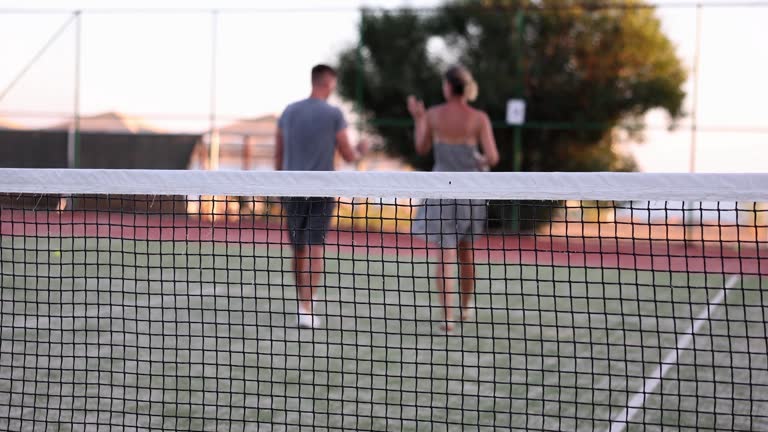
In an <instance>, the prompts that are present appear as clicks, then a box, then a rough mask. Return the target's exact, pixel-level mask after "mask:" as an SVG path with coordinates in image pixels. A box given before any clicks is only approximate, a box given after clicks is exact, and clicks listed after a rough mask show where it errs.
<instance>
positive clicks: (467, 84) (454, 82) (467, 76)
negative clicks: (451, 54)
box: [445, 65, 478, 102]
mask: <svg viewBox="0 0 768 432" xmlns="http://www.w3.org/2000/svg"><path fill="white" fill-rule="evenodd" d="M445 81H446V82H447V83H448V86H449V87H450V88H451V92H452V93H453V94H454V95H456V96H462V97H463V98H464V99H466V100H467V101H468V102H472V101H474V100H475V99H477V92H478V88H477V83H476V82H475V79H474V78H472V74H471V73H470V72H469V70H467V68H465V67H464V66H459V65H456V66H451V67H450V68H448V70H447V71H446V72H445Z"/></svg>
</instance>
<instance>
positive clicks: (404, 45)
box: [338, 0, 686, 171]
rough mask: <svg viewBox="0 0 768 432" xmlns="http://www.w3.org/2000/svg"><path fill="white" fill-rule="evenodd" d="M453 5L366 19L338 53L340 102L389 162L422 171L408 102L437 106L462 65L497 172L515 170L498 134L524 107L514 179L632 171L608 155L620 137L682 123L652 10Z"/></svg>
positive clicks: (629, 0) (629, 4)
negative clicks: (653, 116)
mask: <svg viewBox="0 0 768 432" xmlns="http://www.w3.org/2000/svg"><path fill="white" fill-rule="evenodd" d="M595 4H597V2H594V1H587V0H537V1H532V0H506V1H505V0H485V1H467V0H453V1H449V2H447V3H445V4H444V5H443V6H442V7H440V8H437V9H436V10H434V11H430V12H424V11H415V10H410V9H400V10H396V11H375V12H374V11H366V12H364V13H363V15H362V21H361V23H360V25H361V40H360V45H359V47H353V48H350V49H348V50H345V51H343V52H342V53H340V55H339V59H338V67H339V77H340V80H339V82H340V84H339V90H340V93H341V95H342V97H344V98H346V99H348V100H357V99H358V98H359V99H360V100H361V101H362V107H361V108H362V115H363V118H364V123H365V125H366V127H367V128H368V129H369V130H370V131H371V132H374V133H377V134H378V135H380V136H381V137H382V138H383V139H384V143H385V148H386V150H387V151H388V152H389V153H390V154H392V155H396V156H399V157H402V158H404V159H405V160H406V161H407V162H409V163H411V164H412V165H414V166H415V167H417V168H419V169H429V168H430V167H431V163H432V161H431V158H430V157H420V156H418V155H416V153H415V151H414V149H413V137H412V130H411V128H410V127H408V125H409V124H410V123H409V122H408V121H406V119H408V113H407V111H406V106H405V99H406V97H407V95H409V94H415V95H417V96H419V97H421V98H422V99H424V101H425V102H426V103H427V104H429V105H431V104H437V103H440V102H441V100H442V93H441V85H440V82H441V72H442V71H443V70H444V69H445V67H446V66H447V65H448V64H450V63H454V62H459V63H461V64H464V65H466V66H467V67H468V68H469V69H470V70H471V71H472V72H473V74H474V75H475V79H476V81H477V82H478V84H479V86H480V96H479V98H478V100H477V102H476V103H475V106H477V107H478V108H480V109H483V110H485V111H487V112H488V113H489V115H490V116H491V119H493V120H495V121H497V123H496V126H497V128H496V129H495V135H496V139H497V142H498V145H499V151H500V154H501V163H500V164H499V166H498V167H497V169H498V170H501V171H509V170H512V169H513V167H514V162H513V158H514V136H513V134H514V130H513V129H511V128H508V127H505V126H504V125H503V123H501V124H500V123H498V121H501V120H503V119H504V117H505V110H506V103H507V100H508V99H509V98H512V97H522V98H523V99H525V101H526V103H527V116H526V117H527V118H526V120H527V122H528V124H527V125H526V127H525V128H524V129H523V131H522V143H523V147H522V154H523V157H522V169H523V171H599V170H622V171H629V170H633V169H634V168H635V164H634V161H633V160H632V159H631V157H629V156H627V155H623V154H621V153H620V152H618V151H617V150H616V146H615V135H616V133H617V131H621V130H623V131H627V132H630V133H632V134H636V135H639V134H640V133H641V132H642V129H643V126H644V125H643V120H642V119H643V117H644V115H645V114H646V113H647V112H648V111H649V110H652V109H657V108H660V109H663V110H665V111H666V112H667V113H668V114H669V117H670V119H671V121H674V120H676V119H678V118H679V117H681V116H682V115H683V112H682V104H683V100H684V97H685V93H684V91H683V89H682V87H683V84H684V82H685V80H686V72H685V69H684V68H683V65H682V64H681V61H680V59H679V58H678V57H677V54H676V52H675V47H674V45H673V44H672V42H671V41H670V40H669V39H668V38H667V37H666V36H665V35H664V33H663V32H662V29H661V23H660V21H659V19H658V17H657V16H656V14H655V9H654V8H652V7H650V6H649V5H648V4H646V3H644V2H643V1H641V0H625V1H624V2H622V3H621V4H620V5H619V6H617V5H616V3H612V6H609V7H598V6H595Z"/></svg>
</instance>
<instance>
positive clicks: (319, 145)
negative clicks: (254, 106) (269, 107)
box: [277, 98, 347, 171]
mask: <svg viewBox="0 0 768 432" xmlns="http://www.w3.org/2000/svg"><path fill="white" fill-rule="evenodd" d="M277 126H278V127H279V128H280V130H281V132H282V135H283V169H284V170H287V171H333V157H334V154H335V151H336V133H337V132H339V131H340V130H342V129H344V128H346V127H347V122H346V121H345V120H344V114H342V113H341V110H340V109H338V108H336V107H334V106H331V105H329V104H328V103H327V102H325V101H324V100H320V99H315V98H308V99H304V100H301V101H298V102H295V103H292V104H290V105H288V107H287V108H286V109H285V111H283V115H281V116H280V120H279V121H278V123H277Z"/></svg>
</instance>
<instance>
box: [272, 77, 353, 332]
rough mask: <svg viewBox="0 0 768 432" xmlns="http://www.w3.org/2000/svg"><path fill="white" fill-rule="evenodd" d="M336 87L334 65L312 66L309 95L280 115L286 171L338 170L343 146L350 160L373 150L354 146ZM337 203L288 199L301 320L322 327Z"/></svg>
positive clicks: (280, 151)
mask: <svg viewBox="0 0 768 432" xmlns="http://www.w3.org/2000/svg"><path fill="white" fill-rule="evenodd" d="M335 89H336V71H335V70H333V68H331V67H330V66H326V65H317V66H315V67H314V68H312V93H311V94H310V96H309V98H307V99H304V100H301V101H298V102H295V103H292V104H290V105H288V107H287V108H285V110H284V111H283V114H282V115H281V116H280V120H279V121H278V124H277V127H278V129H277V137H276V139H275V147H276V149H275V169H276V170H286V171H333V169H334V156H335V154H336V150H337V149H338V151H339V153H340V154H341V157H342V158H344V160H346V161H347V162H353V161H356V160H358V159H359V158H360V157H362V155H363V154H364V153H365V152H366V151H367V149H368V146H367V143H366V142H365V141H361V142H360V144H359V145H358V146H357V148H353V147H352V145H351V144H350V142H349V137H348V135H347V122H346V121H345V120H344V115H343V114H342V113H341V110H340V109H338V108H337V107H334V106H331V105H329V104H328V102H327V100H328V97H329V96H330V95H331V94H332V93H333V91H334V90H335ZM334 206H335V199H334V198H325V197H306V198H305V197H291V198H284V199H283V210H284V211H285V215H286V222H287V225H288V234H289V237H290V239H291V246H292V247H293V252H294V256H293V270H294V274H295V277H296V288H297V293H298V299H299V326H300V327H308V328H317V327H320V325H321V324H320V319H319V317H317V315H316V314H315V311H314V299H315V292H316V289H317V285H318V282H319V280H320V275H321V274H322V273H323V267H324V266H323V250H324V244H325V235H326V233H327V231H328V225H329V223H330V220H331V214H332V213H333V209H334Z"/></svg>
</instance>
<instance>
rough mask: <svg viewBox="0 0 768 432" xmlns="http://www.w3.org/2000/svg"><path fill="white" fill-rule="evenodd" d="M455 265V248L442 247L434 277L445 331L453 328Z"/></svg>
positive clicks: (442, 326)
mask: <svg viewBox="0 0 768 432" xmlns="http://www.w3.org/2000/svg"><path fill="white" fill-rule="evenodd" d="M455 265H456V249H442V250H441V256H440V262H439V263H438V265H437V271H436V274H435V278H436V279H437V289H438V292H439V296H440V305H441V306H442V308H443V319H444V322H443V324H442V325H441V328H442V329H443V330H445V331H451V330H453V321H454V320H453V308H452V306H453V296H454V293H453V278H454V275H453V267H454V266H455Z"/></svg>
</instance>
